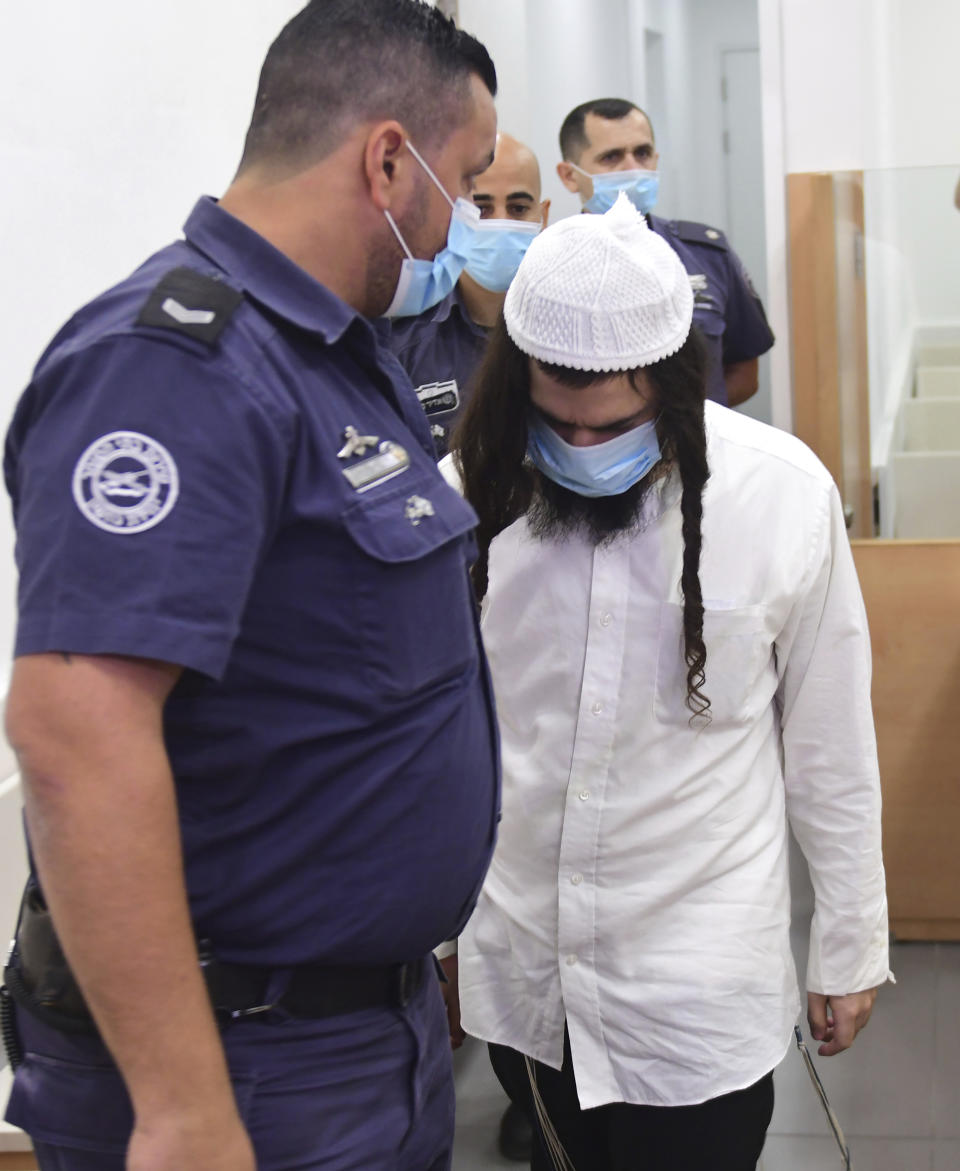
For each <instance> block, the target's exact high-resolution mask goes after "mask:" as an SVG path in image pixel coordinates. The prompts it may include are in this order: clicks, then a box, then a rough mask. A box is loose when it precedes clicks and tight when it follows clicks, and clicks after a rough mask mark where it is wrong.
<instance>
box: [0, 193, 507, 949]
mask: <svg viewBox="0 0 960 1171" xmlns="http://www.w3.org/2000/svg"><path fill="white" fill-rule="evenodd" d="M185 235H186V240H185V241H181V242H178V243H176V244H173V245H172V246H170V247H169V248H167V249H165V250H164V251H162V252H159V253H157V254H156V255H155V256H153V257H152V258H151V259H150V260H148V261H147V262H146V264H144V265H143V266H142V267H141V268H140V269H138V270H137V271H136V272H135V273H134V274H133V275H132V276H131V277H130V278H129V279H127V280H126V281H124V282H123V283H122V284H120V285H118V286H117V287H115V288H114V289H112V290H110V291H109V292H107V293H105V294H103V295H102V296H101V297H99V298H98V299H97V300H96V301H94V302H93V303H92V304H91V305H89V306H87V307H86V308H84V309H82V310H81V311H80V312H79V313H78V314H77V315H76V316H75V317H74V318H73V319H72V320H71V321H70V322H69V324H68V325H67V326H66V327H65V328H64V329H63V330H62V331H61V332H60V334H59V335H58V336H57V337H56V338H55V339H54V341H53V343H52V344H51V346H50V348H49V349H48V350H47V352H46V353H45V354H44V356H43V357H42V359H41V361H40V363H39V365H38V367H37V369H36V372H35V375H34V379H33V381H32V383H31V385H30V387H29V388H28V390H27V392H26V393H25V395H24V397H23V399H22V400H21V402H20V405H19V407H18V409H17V412H16V415H15V418H14V422H13V424H12V427H11V430H10V434H9V436H8V441H7V451H6V463H5V471H6V478H7V485H8V488H9V490H10V493H11V496H12V498H13V502H14V512H15V518H16V521H17V528H18V539H17V558H18V564H19V568H20V621H19V628H18V632H17V642H16V654H17V655H26V654H34V653H38V652H47V651H66V652H75V653H79V654H107V655H132V656H138V657H143V658H149V659H159V660H163V661H167V662H170V663H175V664H179V665H180V666H182V667H183V668H184V671H183V674H182V675H181V677H180V680H179V681H178V683H177V685H176V687H175V689H174V690H173V692H172V694H171V696H170V698H169V700H168V702H167V705H166V709H165V713H164V718H165V737H166V744H167V749H168V752H169V756H170V760H171V763H172V766H173V771H174V776H175V779H176V787H177V799H178V802H179V809H180V819H181V832H182V836H183V847H184V853H185V864H186V878H187V886H188V890H189V896H190V902H191V908H192V913H193V917H194V921H195V924H196V928H197V931H198V934H199V935H200V936H205V937H209V938H210V939H211V940H212V942H213V944H214V948H215V950H216V951H217V953H218V954H219V955H220V956H221V957H222V958H224V959H227V960H232V961H234V962H245V963H255V964H270V965H278V964H279V965H288V964H298V963H305V962H328V963H352V964H357V963H388V962H396V961H402V960H408V959H412V958H414V957H416V956H419V955H423V954H424V953H426V952H427V951H428V950H429V949H430V948H431V947H433V946H435V945H436V944H437V943H439V942H440V941H441V940H443V939H446V938H449V937H451V936H453V935H455V934H456V933H457V931H458V929H459V928H460V926H461V925H462V924H463V922H464V921H465V919H466V917H467V916H468V914H469V912H470V910H471V908H472V906H473V902H474V900H475V897H476V894H477V892H478V889H479V886H480V883H481V881H482V879H483V875H484V872H485V870H486V867H487V864H488V861H489V858H490V854H491V851H492V848H493V843H494V833H495V823H496V818H497V810H498V804H499V793H498V764H497V745H496V728H495V720H494V712H493V703H492V696H491V690H490V685H489V679H488V676H487V672H486V664H485V660H484V657H483V652H482V649H481V644H480V640H479V635H478V630H477V623H476V615H475V606H474V602H473V596H472V592H471V589H470V585H469V582H468V576H467V568H468V563H469V560H470V559H471V557H472V556H473V550H474V542H473V537H472V529H473V527H474V524H475V519H476V518H475V515H474V513H473V511H472V509H471V508H470V507H469V506H468V505H467V504H466V503H465V502H464V501H463V500H461V499H460V497H459V496H458V495H457V494H456V493H455V492H454V491H453V490H452V489H450V488H449V487H448V486H447V485H446V484H445V483H444V481H443V479H442V478H441V476H440V474H439V473H438V471H437V468H436V465H435V463H434V459H433V450H432V445H431V442H430V437H429V434H428V428H427V425H426V422H425V419H424V415H423V412H422V410H421V408H420V407H419V405H418V403H417V400H416V398H415V396H414V394H413V392H412V390H411V388H410V385H409V382H408V381H407V380H406V379H405V377H404V375H403V372H402V371H401V370H400V368H399V366H398V365H397V364H396V362H395V360H394V359H393V357H392V356H391V355H390V354H389V353H388V352H387V351H386V350H384V349H383V348H382V346H381V345H380V343H379V341H378V339H377V336H376V333H375V331H374V329H373V328H372V327H371V325H370V323H369V322H368V321H367V320H366V319H364V318H363V317H361V316H359V315H358V314H357V313H356V312H354V311H353V310H352V309H351V308H350V307H349V306H347V305H346V304H344V303H343V302H342V301H340V300H339V299H338V298H337V297H335V296H334V295H333V294H331V293H330V292H329V291H328V290H327V289H325V288H324V287H323V286H322V285H320V284H318V283H317V282H316V281H314V280H313V279H312V278H311V277H310V276H308V275H307V274H306V273H305V272H304V271H303V270H302V269H300V268H298V267H297V266H296V265H295V264H293V263H292V262H291V261H290V260H288V259H287V258H286V257H285V256H284V255H282V254H281V253H280V252H278V251H277V250H276V249H274V248H273V247H272V246H271V245H270V244H268V243H267V242H266V241H265V240H264V239H263V238H262V237H260V236H259V235H257V234H256V233H255V232H253V231H252V230H250V229H249V228H247V227H246V226H245V225H243V224H242V223H240V222H239V221H238V220H236V219H234V218H233V217H231V216H230V215H228V214H227V213H226V212H224V211H223V210H221V209H220V208H219V207H218V206H217V205H216V204H215V203H214V202H213V201H211V200H201V202H200V203H199V204H198V205H197V207H196V208H195V210H194V211H193V213H192V215H191V216H190V219H189V220H188V222H187V224H186V227H185Z"/></svg>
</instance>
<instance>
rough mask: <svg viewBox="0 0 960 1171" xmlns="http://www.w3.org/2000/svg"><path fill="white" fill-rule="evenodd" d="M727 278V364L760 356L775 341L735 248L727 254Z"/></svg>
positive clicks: (725, 339)
mask: <svg viewBox="0 0 960 1171" xmlns="http://www.w3.org/2000/svg"><path fill="white" fill-rule="evenodd" d="M727 277H728V287H727V298H726V307H725V311H724V319H725V320H724V331H723V363H724V365H725V366H727V365H730V364H731V363H732V362H748V361H750V360H751V359H753V358H757V357H759V356H760V355H761V354H765V353H766V352H767V350H769V349H770V348H771V346H772V345H773V343H774V336H773V331H772V330H771V329H770V326H769V325H768V323H767V315H766V313H765V312H764V310H763V304H762V302H761V300H760V298H759V297H758V296H757V292H756V289H754V287H753V283H752V282H751V280H750V277H749V275H748V273H747V270H746V269H745V268H744V266H743V262H742V261H741V260H740V257H739V256H737V254H736V253H735V252H734V251H733V250H732V249H731V250H730V251H729V252H728V253H727Z"/></svg>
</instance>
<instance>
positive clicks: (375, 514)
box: [343, 480, 479, 697]
mask: <svg viewBox="0 0 960 1171" xmlns="http://www.w3.org/2000/svg"><path fill="white" fill-rule="evenodd" d="M343 523H344V527H345V529H346V531H347V533H348V535H349V537H350V539H351V541H352V543H353V546H354V548H355V551H356V554H357V556H356V557H355V559H354V573H353V593H354V603H355V608H356V616H357V629H356V630H355V632H354V636H355V643H356V654H357V657H358V658H359V659H361V660H362V669H363V671H364V675H365V677H366V680H367V682H368V684H369V685H370V687H371V688H372V689H373V690H374V691H375V692H376V693H377V694H381V695H388V696H396V697H402V696H407V695H410V694H411V693H413V692H417V691H421V690H423V689H425V688H429V687H432V686H436V685H437V684H438V683H441V682H443V681H444V680H446V679H450V678H452V677H454V676H457V675H462V674H464V673H465V672H467V671H469V670H472V669H474V668H475V667H476V664H477V662H478V659H479V647H478V636H477V626H476V618H475V613H474V611H475V605H474V600H473V591H472V589H471V587H470V579H469V576H468V573H467V569H468V566H469V565H470V563H471V561H472V560H473V557H474V556H475V554H476V542H475V540H474V537H473V529H474V527H475V525H476V523H477V518H476V514H475V513H474V511H473V509H472V508H471V507H470V506H469V504H467V503H466V502H465V501H464V500H462V499H461V498H460V497H459V496H458V495H457V493H455V492H454V491H453V489H451V488H449V487H448V486H447V485H446V484H445V483H442V482H439V483H438V482H437V481H435V480H431V481H430V482H429V483H421V484H419V485H417V484H416V483H415V482H410V481H407V482H406V483H405V484H404V485H403V488H402V490H394V491H392V492H390V493H389V494H384V495H380V494H377V495H373V494H371V495H363V496H360V497H359V498H358V499H357V500H355V501H354V502H353V503H351V504H350V505H348V507H347V508H346V510H345V511H344V513H343Z"/></svg>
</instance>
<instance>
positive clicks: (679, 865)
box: [448, 196, 890, 1171]
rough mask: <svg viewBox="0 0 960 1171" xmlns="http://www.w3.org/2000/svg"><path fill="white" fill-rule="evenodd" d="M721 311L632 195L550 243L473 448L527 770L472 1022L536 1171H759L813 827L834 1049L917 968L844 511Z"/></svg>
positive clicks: (498, 681) (514, 293)
mask: <svg viewBox="0 0 960 1171" xmlns="http://www.w3.org/2000/svg"><path fill="white" fill-rule="evenodd" d="M692 314H693V296H692V292H691V289H690V282H689V280H688V279H687V274H686V272H685V271H684V267H683V265H682V263H681V261H680V259H679V258H678V257H677V255H676V253H675V252H673V251H672V250H671V248H670V247H669V245H668V244H667V243H666V242H665V241H664V240H662V239H661V238H660V237H659V236H658V235H656V234H655V233H654V232H653V231H651V230H650V229H649V227H648V226H647V224H646V222H645V220H644V219H643V217H642V216H641V215H640V214H639V213H638V212H637V211H636V210H635V208H634V207H632V206H631V205H630V203H629V202H628V201H627V198H626V197H625V196H623V197H621V198H619V199H618V201H617V203H616V204H615V205H614V207H613V209H612V210H611V211H609V212H608V213H606V214H605V215H602V216H577V217H573V218H571V219H567V220H563V221H562V222H560V223H559V224H557V225H556V226H554V227H552V228H549V229H547V230H546V231H545V232H544V233H542V234H541V235H540V236H539V237H538V238H537V239H536V240H534V242H533V243H532V245H531V246H530V249H529V250H528V252H527V255H526V257H525V258H524V260H523V262H522V263H521V265H520V268H519V271H518V273H517V276H516V277H515V279H514V281H513V283H512V284H511V286H510V290H509V292H508V293H507V298H506V302H505V306H504V316H503V320H502V321H501V322H500V324H499V326H498V328H497V330H496V331H495V333H494V336H493V338H492V340H491V349H490V353H489V355H488V360H487V362H486V364H485V366H484V369H483V370H482V371H481V374H480V378H479V380H478V383H477V386H476V390H475V394H474V398H473V400H472V402H471V405H470V407H469V409H468V412H467V415H466V418H465V421H464V425H463V429H462V431H461V432H460V433H459V439H458V441H457V442H456V445H455V448H454V451H453V453H452V456H451V457H450V459H451V465H450V468H449V469H448V470H449V473H450V475H451V476H452V475H453V472H454V471H456V473H457V474H458V478H459V481H460V483H461V485H462V490H463V491H464V493H465V495H466V497H467V499H468V500H469V501H470V502H471V503H472V504H473V506H474V508H475V510H476V511H477V513H478V515H479V519H480V523H479V528H478V530H477V532H478V538H479V545H480V550H479V558H478V560H477V562H476V565H475V566H474V570H473V576H474V585H475V589H476V593H477V596H478V598H479V599H482V606H483V634H484V641H485V645H486V649H487V653H488V655H489V659H490V664H491V670H492V673H493V679H494V689H495V692H496V697H497V708H498V714H499V720H500V729H501V737H502V746H503V769H504V791H503V817H502V822H501V832H500V839H499V844H498V846H497V850H496V853H495V855H494V860H493V864H492V867H491V869H490V872H489V874H488V877H487V880H486V883H485V885H484V888H483V891H482V893H481V896H480V900H479V902H478V905H477V909H476V911H475V913H474V915H473V917H472V919H471V920H470V922H469V924H468V926H467V928H466V930H465V932H464V934H463V935H462V936H461V939H460V957H459V990H460V997H461V1009H462V1020H463V1026H464V1028H465V1029H466V1030H467V1032H469V1033H471V1034H473V1035H475V1036H477V1037H480V1038H481V1039H483V1040H486V1041H488V1042H489V1043H490V1044H491V1055H492V1057H493V1060H494V1066H495V1068H496V1070H497V1072H498V1075H499V1077H500V1079H501V1081H502V1082H503V1084H504V1086H505V1088H506V1089H507V1091H508V1093H510V1095H511V1097H512V1098H513V1099H514V1100H515V1101H517V1102H518V1103H519V1104H521V1105H522V1106H523V1108H524V1109H525V1110H526V1111H527V1112H528V1114H529V1116H530V1117H531V1120H532V1121H534V1124H535V1144H534V1145H535V1150H534V1154H533V1158H532V1162H531V1166H532V1167H533V1168H534V1169H535V1171H549V1169H550V1168H552V1167H559V1168H569V1167H571V1166H572V1167H574V1168H576V1169H577V1171H628V1169H629V1171H634V1169H635V1168H637V1167H638V1166H639V1165H640V1164H641V1162H642V1166H643V1168H644V1171H748V1169H750V1168H754V1167H755V1166H756V1163H757V1160H758V1158H759V1155H760V1152H761V1149H762V1147H763V1142H764V1138H765V1135H766V1130H767V1127H768V1125H769V1121H770V1117H771V1113H772V1109H773V1083H772V1071H773V1069H774V1067H775V1066H776V1065H777V1064H778V1063H779V1061H780V1060H781V1058H782V1057H783V1056H784V1053H785V1051H786V1049H787V1047H788V1044H789V1042H790V1039H791V1037H792V1035H793V1026H794V1022H795V1019H796V1017H797V1014H798V1012H799V1010H800V999H799V993H798V987H797V977H796V971H795V967H794V962H793V958H792V955H791V950H790V937H789V928H790V893H789V886H788V863H787V824H788V819H789V824H790V825H791V826H792V828H793V831H794V833H795V835H796V838H797V840H798V842H799V843H800V845H801V847H802V849H803V852H804V854H805V856H806V858H807V861H808V863H809V866H810V871H811V876H812V879H813V885H814V890H815V895H816V906H815V911H814V916H813V921H812V928H811V936H810V952H809V958H808V965H807V973H806V984H807V989H808V994H807V1015H808V1019H809V1022H810V1028H811V1031H812V1033H813V1036H814V1037H815V1038H816V1039H817V1040H818V1041H820V1042H821V1045H820V1049H819V1052H820V1054H821V1055H823V1056H830V1055H832V1054H835V1053H838V1052H840V1051H841V1050H843V1049H846V1048H847V1047H848V1046H849V1045H850V1044H851V1043H852V1041H853V1039H854V1037H855V1036H856V1033H857V1032H858V1031H859V1029H860V1028H862V1027H863V1026H864V1025H865V1024H866V1022H867V1020H868V1018H869V1016H870V1012H871V1009H872V1006H873V1002H874V999H875V996H876V989H877V987H878V986H879V985H880V984H882V983H883V982H884V981H886V980H887V979H888V977H890V973H889V970H888V946H887V907H886V895H885V887H884V873H883V863H882V858H881V847H880V790H879V780H878V773H877V759H876V747H875V740H874V732H873V723H872V716H871V709H870V648H869V641H868V635H867V627H866V620H865V616H864V611H863V604H862V600H861V596H860V590H859V586H858V583H857V579H856V575H855V571H854V567H853V561H852V558H851V554H850V549H849V546H848V542H847V536H846V531H845V526H844V520H843V512H842V508H841V505H840V499H839V496H838V494H837V491H836V488H835V486H834V484H833V482H832V480H831V478H830V476H829V474H828V472H827V471H826V469H825V468H824V467H823V465H822V464H821V463H820V462H819V461H818V460H817V458H816V457H815V456H814V455H813V454H812V453H811V452H810V451H809V450H808V449H807V448H806V447H805V446H804V445H803V444H802V443H801V442H800V441H799V440H797V439H796V438H794V437H793V436H791V435H788V434H785V433H783V432H781V431H777V430H775V429H773V428H771V427H767V426H765V425H763V424H761V423H757V422H755V421H753V420H751V419H749V418H745V417H742V416H740V415H738V414H736V413H735V412H732V411H730V410H727V409H726V408H724V407H721V406H718V405H717V404H715V403H712V402H709V401H708V402H705V401H704V378H705V374H704V347H703V344H702V342H701V339H700V338H699V336H698V332H697V331H696V329H691V319H692ZM641 1154H642V1159H641V1158H640V1156H641Z"/></svg>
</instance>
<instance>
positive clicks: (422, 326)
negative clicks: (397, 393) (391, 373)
mask: <svg viewBox="0 0 960 1171" xmlns="http://www.w3.org/2000/svg"><path fill="white" fill-rule="evenodd" d="M473 201H474V203H475V204H476V205H477V207H479V208H480V225H479V230H478V231H477V233H476V236H475V239H474V247H473V250H472V252H471V256H470V258H469V259H468V260H467V262H466V267H465V270H464V272H463V273H462V275H461V277H460V279H459V281H458V282H457V286H456V288H455V289H454V291H453V292H452V293H451V294H450V295H449V296H447V297H445V298H444V299H443V300H442V301H441V302H440V304H439V305H437V306H436V307H435V308H431V309H429V310H427V311H426V312H425V313H422V314H420V315H419V316H417V317H400V318H395V319H394V320H393V323H392V331H391V338H390V347H391V349H392V350H393V351H394V353H395V354H396V355H397V358H398V359H399V361H400V363H401V365H402V366H403V367H404V369H405V370H406V371H407V373H408V374H409V375H410V379H411V381H412V382H413V385H414V387H415V388H416V392H417V398H418V399H419V400H420V404H421V406H422V407H423V409H424V411H425V412H426V415H427V419H428V421H429V423H430V431H431V434H432V436H433V440H434V443H435V445H436V450H437V459H442V458H443V456H444V455H446V453H447V443H448V440H449V437H450V435H451V434H452V433H453V429H454V427H455V426H456V424H457V421H458V420H459V418H460V416H461V414H462V413H463V411H464V409H465V408H466V405H467V402H468V401H469V397H470V384H471V381H472V379H473V375H474V373H475V372H476V370H477V367H478V366H479V365H480V360H481V358H482V357H483V352H484V349H485V348H486V344H487V338H488V336H489V333H490V330H491V329H492V327H493V326H494V325H495V324H496V321H497V318H498V317H499V315H500V310H501V308H502V307H503V299H504V297H505V296H506V291H507V286H508V285H509V283H510V281H511V279H512V278H513V274H514V273H515V272H516V271H517V268H518V267H519V265H520V261H521V259H522V258H523V254H524V253H525V252H526V249H527V246H528V245H529V243H530V241H531V240H532V239H533V238H534V237H535V236H536V235H537V233H538V232H539V231H540V230H541V228H544V227H546V224H547V217H548V216H549V213H550V200H549V199H544V200H541V198H540V167H539V165H538V164H537V159H536V156H535V155H534V153H533V151H531V150H530V148H529V147H527V146H525V145H524V144H523V143H522V142H518V141H517V139H515V138H513V137H512V136H511V135H509V134H499V135H497V145H496V150H495V152H494V158H493V162H492V163H491V165H490V167H489V168H488V169H487V170H486V171H484V173H483V174H482V175H481V176H480V178H479V179H478V180H477V185H476V187H475V189H474V192H473Z"/></svg>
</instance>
